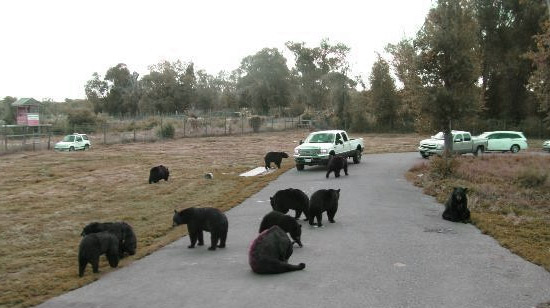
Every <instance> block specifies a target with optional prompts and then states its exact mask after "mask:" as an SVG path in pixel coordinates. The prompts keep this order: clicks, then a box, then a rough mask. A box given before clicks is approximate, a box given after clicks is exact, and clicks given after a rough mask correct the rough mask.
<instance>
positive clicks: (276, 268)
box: [248, 226, 306, 274]
mask: <svg viewBox="0 0 550 308" xmlns="http://www.w3.org/2000/svg"><path fill="white" fill-rule="evenodd" d="M292 251H293V250H292V243H291V242H290V239H289V238H288V236H287V235H286V233H285V231H283V230H282V229H281V228H280V227H279V226H273V227H271V228H269V229H267V230H265V231H263V232H262V233H260V235H258V237H257V238H256V239H255V240H254V241H253V242H252V244H251V245H250V249H249V251H248V264H250V267H251V268H252V271H254V273H257V274H279V273H286V272H291V271H299V270H303V269H304V268H305V267H306V265H305V264H304V263H300V264H298V265H293V264H289V263H288V259H289V258H290V256H291V255H292Z"/></svg>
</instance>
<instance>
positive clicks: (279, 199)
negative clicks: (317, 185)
mask: <svg viewBox="0 0 550 308" xmlns="http://www.w3.org/2000/svg"><path fill="white" fill-rule="evenodd" d="M269 201H270V202H271V207H272V208H273V210H274V211H278V212H281V213H283V214H286V213H288V210H289V209H290V210H294V211H296V214H295V216H294V218H296V219H300V215H302V212H303V213H304V216H306V218H305V220H308V219H309V197H308V196H307V195H306V194H305V193H304V192H303V191H301V190H299V189H296V188H287V189H283V190H279V191H277V192H276V193H275V195H273V197H270V198H269Z"/></svg>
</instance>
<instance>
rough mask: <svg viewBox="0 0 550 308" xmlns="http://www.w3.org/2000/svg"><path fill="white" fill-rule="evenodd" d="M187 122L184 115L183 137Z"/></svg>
mask: <svg viewBox="0 0 550 308" xmlns="http://www.w3.org/2000/svg"><path fill="white" fill-rule="evenodd" d="M186 124H187V120H186V119H185V116H183V137H185V126H186Z"/></svg>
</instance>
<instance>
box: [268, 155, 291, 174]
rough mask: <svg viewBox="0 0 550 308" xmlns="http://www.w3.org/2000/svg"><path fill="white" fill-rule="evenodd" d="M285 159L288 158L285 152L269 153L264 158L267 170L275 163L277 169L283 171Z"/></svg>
mask: <svg viewBox="0 0 550 308" xmlns="http://www.w3.org/2000/svg"><path fill="white" fill-rule="evenodd" d="M283 158H288V154H286V153H285V152H268V153H267V154H266V155H265V157H264V162H265V169H266V170H267V169H269V168H271V163H275V165H276V166H277V168H279V169H281V161H282V160H283Z"/></svg>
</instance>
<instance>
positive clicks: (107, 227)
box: [80, 221, 137, 258]
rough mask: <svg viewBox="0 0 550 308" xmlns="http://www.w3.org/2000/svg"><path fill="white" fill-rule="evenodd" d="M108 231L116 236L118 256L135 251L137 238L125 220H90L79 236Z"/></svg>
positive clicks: (131, 253)
mask: <svg viewBox="0 0 550 308" xmlns="http://www.w3.org/2000/svg"><path fill="white" fill-rule="evenodd" d="M103 231H108V232H110V233H111V234H113V235H114V236H116V237H117V238H118V249H119V257H120V258H123V257H124V253H127V254H129V255H130V256H133V255H134V254H135V253H136V246H137V239H136V234H135V233H134V230H133V229H132V227H131V226H130V225H129V224H127V223H125V222H123V221H122V222H103V223H101V222H92V223H90V224H88V225H86V227H84V229H83V230H82V233H81V234H80V235H81V236H85V235H88V234H92V233H98V232H103Z"/></svg>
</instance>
